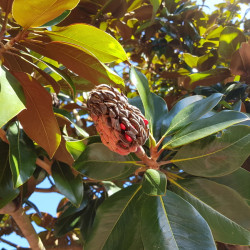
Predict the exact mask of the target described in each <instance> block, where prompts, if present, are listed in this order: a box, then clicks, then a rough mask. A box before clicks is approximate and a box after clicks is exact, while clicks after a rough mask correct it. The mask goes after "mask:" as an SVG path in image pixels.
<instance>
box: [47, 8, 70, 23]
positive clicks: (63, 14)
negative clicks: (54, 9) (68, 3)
mask: <svg viewBox="0 0 250 250" xmlns="http://www.w3.org/2000/svg"><path fill="white" fill-rule="evenodd" d="M70 13H71V11H70V10H65V11H64V12H63V13H62V14H61V15H60V16H58V17H56V18H55V19H53V20H51V21H49V22H47V23H45V24H44V25H42V27H50V26H54V25H57V24H59V23H60V22H62V21H63V20H64V19H65V18H66V17H67V16H68V15H69V14H70Z"/></svg>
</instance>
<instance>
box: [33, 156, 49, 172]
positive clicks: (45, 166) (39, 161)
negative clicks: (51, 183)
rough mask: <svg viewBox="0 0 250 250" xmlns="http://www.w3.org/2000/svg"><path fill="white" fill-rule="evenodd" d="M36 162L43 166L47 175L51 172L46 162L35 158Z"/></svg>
mask: <svg viewBox="0 0 250 250" xmlns="http://www.w3.org/2000/svg"><path fill="white" fill-rule="evenodd" d="M36 164H37V165H38V166H39V167H41V168H43V169H44V170H45V171H46V172H47V173H48V174H49V175H52V172H51V165H49V164H48V163H46V162H44V161H42V160H41V159H39V158H37V159H36Z"/></svg>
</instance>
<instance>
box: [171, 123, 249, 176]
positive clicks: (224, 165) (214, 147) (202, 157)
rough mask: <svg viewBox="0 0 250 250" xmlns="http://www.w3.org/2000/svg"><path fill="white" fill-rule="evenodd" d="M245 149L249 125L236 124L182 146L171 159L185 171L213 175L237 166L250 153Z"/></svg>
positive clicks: (225, 172)
mask: <svg viewBox="0 0 250 250" xmlns="http://www.w3.org/2000/svg"><path fill="white" fill-rule="evenodd" d="M249 149H250V127H248V126H244V125H236V126H232V127H229V128H227V129H226V130H224V131H222V132H221V134H220V133H219V134H218V135H217V136H213V137H207V138H204V139H202V140H199V141H196V142H193V143H191V144H188V145H186V146H183V147H182V148H181V149H180V150H179V151H178V152H177V154H176V155H175V156H174V158H173V159H172V160H171V161H172V162H173V163H174V164H175V165H176V166H178V167H179V168H181V169H182V170H184V171H185V172H186V173H189V174H192V175H197V176H204V177H217V176H223V175H226V174H230V173H232V172H233V171H235V170H237V169H239V168H240V167H241V165H242V164H243V163H244V161H245V160H246V159H247V158H248V156H249V155H250V150H249ZM236 152H237V153H236ZM249 181H250V180H249Z"/></svg>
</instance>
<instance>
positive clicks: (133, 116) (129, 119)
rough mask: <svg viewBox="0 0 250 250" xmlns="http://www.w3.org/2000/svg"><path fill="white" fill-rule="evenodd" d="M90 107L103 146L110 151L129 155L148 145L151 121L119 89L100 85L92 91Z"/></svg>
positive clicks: (88, 104) (88, 105) (89, 100)
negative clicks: (149, 123) (149, 122)
mask: <svg viewBox="0 0 250 250" xmlns="http://www.w3.org/2000/svg"><path fill="white" fill-rule="evenodd" d="M87 107H88V110H89V112H90V116H91V118H92V119H93V121H94V123H95V126H96V129H97V131H98V132H99V134H100V136H101V140H102V142H103V144H105V145H106V146H107V147H108V148H109V149H110V150H112V151H114V152H116V153H118V154H120V155H127V154H129V153H130V152H135V151H136V150H137V148H138V147H139V146H141V145H143V144H144V143H145V142H146V140H147V138H148V135H149V129H148V121H147V120H146V119H145V117H144V116H143V114H142V113H141V111H140V110H139V109H138V108H137V107H135V106H132V105H130V104H129V103H128V99H127V97H126V96H125V95H124V94H123V93H120V92H119V91H118V90H117V89H115V88H113V87H110V86H108V85H105V84H102V85H99V86H98V87H97V88H96V89H94V90H93V91H91V92H90V94H89V99H88V101H87Z"/></svg>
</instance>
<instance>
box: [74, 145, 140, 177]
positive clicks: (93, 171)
mask: <svg viewBox="0 0 250 250" xmlns="http://www.w3.org/2000/svg"><path fill="white" fill-rule="evenodd" d="M74 167H75V168H76V170H77V171H79V172H80V173H82V174H83V175H86V176H87V177H89V178H91V179H95V180H114V179H115V180H117V179H124V178H126V177H128V176H130V175H131V174H133V173H134V172H135V170H136V169H137V168H139V167H140V166H138V165H137V164H136V162H135V161H133V159H132V157H131V156H122V155H119V154H117V153H115V152H113V151H110V150H109V149H108V148H107V147H106V146H104V145H103V144H102V143H93V144H90V145H89V146H87V147H86V149H85V150H84V151H83V153H82V154H81V155H80V156H79V158H78V159H77V160H76V161H75V164H74Z"/></svg>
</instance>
